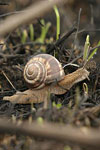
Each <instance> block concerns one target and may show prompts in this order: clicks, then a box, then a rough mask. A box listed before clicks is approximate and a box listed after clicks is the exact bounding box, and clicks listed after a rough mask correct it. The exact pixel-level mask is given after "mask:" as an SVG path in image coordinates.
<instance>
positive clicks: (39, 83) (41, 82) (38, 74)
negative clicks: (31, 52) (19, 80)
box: [24, 54, 65, 89]
mask: <svg viewBox="0 0 100 150" xmlns="http://www.w3.org/2000/svg"><path fill="white" fill-rule="evenodd" d="M64 76H65V73H64V70H63V68H62V65H61V63H60V62H59V61H58V60H57V59H56V58H55V57H53V56H52V55H49V54H39V55H36V56H34V57H32V58H31V59H30V60H29V61H28V63H27V64H26V65H25V68H24V79H25V81H26V83H27V84H28V86H29V87H31V88H35V89H41V88H42V87H44V86H45V85H49V84H51V83H54V82H55V81H57V82H58V81H60V80H62V79H63V78H64Z"/></svg>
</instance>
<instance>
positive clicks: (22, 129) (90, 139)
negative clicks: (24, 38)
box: [0, 119, 100, 148]
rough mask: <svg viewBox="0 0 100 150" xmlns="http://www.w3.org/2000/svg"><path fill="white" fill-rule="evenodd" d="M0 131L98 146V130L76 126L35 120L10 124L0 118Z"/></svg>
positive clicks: (99, 144)
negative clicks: (41, 122)
mask: <svg viewBox="0 0 100 150" xmlns="http://www.w3.org/2000/svg"><path fill="white" fill-rule="evenodd" d="M0 133H2V134H4V133H9V134H17V135H25V136H32V137H39V138H40V137H41V138H46V139H52V140H57V141H62V142H64V141H66V142H70V143H71V144H72V143H73V144H74V143H75V144H80V145H82V146H91V147H95V148H100V130H99V129H98V130H94V129H87V128H76V127H72V126H65V125H57V124H50V123H49V124H48V123H43V124H39V123H37V122H34V123H31V124H29V123H28V122H26V123H25V122H24V123H22V124H21V125H17V124H11V122H9V121H7V120H3V119H0Z"/></svg>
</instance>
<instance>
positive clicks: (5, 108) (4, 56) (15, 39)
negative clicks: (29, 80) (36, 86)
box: [0, 0, 100, 150]
mask: <svg viewBox="0 0 100 150" xmlns="http://www.w3.org/2000/svg"><path fill="white" fill-rule="evenodd" d="M80 8H82V12H81V15H80V18H81V20H80V22H79V29H78V30H79V34H77V38H76V39H75V36H76V34H75V33H73V34H71V35H70V37H68V38H67V39H65V41H64V42H62V43H61V44H60V45H59V46H55V49H53V50H51V49H50V47H51V46H52V45H54V43H55V37H56V24H55V20H56V18H55V14H54V12H52V13H51V14H49V15H48V16H46V15H45V17H44V19H45V21H46V22H48V21H49V22H51V27H50V29H49V30H48V33H47V36H46V38H45V41H44V42H43V43H40V42H37V39H38V38H39V36H40V33H41V27H42V25H41V24H40V20H39V21H37V22H36V23H35V24H34V23H33V25H34V35H35V36H34V40H33V41H31V39H30V34H29V25H24V26H21V27H19V28H18V29H16V30H15V31H13V32H12V33H10V34H9V35H6V36H5V37H4V38H1V39H0V40H1V42H0V43H3V44H1V45H0V118H8V119H11V120H12V119H13V118H14V117H15V118H16V119H17V120H22V121H26V120H27V121H28V120H29V119H30V118H32V120H33V121H34V120H38V119H39V118H42V119H43V120H44V121H47V122H56V123H58V124H65V125H68V124H72V125H75V126H77V127H78V126H83V127H84V126H85V127H93V128H99V127H100V109H99V110H98V111H96V113H94V112H91V109H92V108H94V109H95V108H96V106H99V105H100V59H99V56H100V48H99V49H98V51H97V54H95V55H94V57H93V58H92V60H91V61H92V62H94V63H95V66H92V63H90V65H89V67H88V70H89V71H90V75H89V79H90V80H89V81H88V80H87V79H86V80H85V81H82V82H80V83H78V84H76V85H74V86H73V87H72V88H71V89H70V90H69V91H68V92H67V93H66V94H64V95H60V96H58V95H51V96H50V100H51V103H50V105H49V107H48V109H46V110H44V109H41V108H42V107H43V103H40V104H33V106H34V109H32V105H31V104H26V105H25V104H12V103H10V102H9V101H3V97H4V96H8V95H9V96H10V95H13V94H14V93H15V92H16V91H25V90H26V89H28V87H27V85H26V83H25V81H24V78H23V69H24V66H25V64H26V63H27V61H28V60H29V59H30V58H31V57H32V56H33V55H36V54H39V53H49V54H51V55H55V56H56V58H57V59H58V60H59V61H60V62H61V63H62V65H63V66H64V65H65V64H67V63H69V62H71V61H73V60H75V59H76V61H75V62H74V63H75V64H78V65H80V66H81V65H82V57H80V58H78V56H79V55H82V52H83V49H84V43H85V39H86V35H87V34H89V35H90V42H91V47H95V46H97V43H98V41H99V40H100V38H99V37H100V36H99V34H100V33H99V32H100V28H99V27H100V19H99V15H98V13H99V10H100V2H99V1H98V0H95V1H84V2H82V1H80V0H77V5H76V2H73V3H72V4H71V5H70V6H69V9H68V6H64V7H62V8H59V12H60V13H61V21H62V24H61V35H60V36H62V35H63V34H64V33H66V32H69V30H70V29H71V27H69V24H71V26H74V22H75V21H76V24H77V22H78V21H79V20H78V19H77V18H78V15H79V9H80ZM89 8H91V9H89ZM92 11H93V12H92ZM3 13H4V12H3ZM73 13H74V16H73ZM1 14H2V12H1ZM66 15H67V16H66ZM66 17H68V20H67V19H66ZM52 18H54V19H55V20H53V19H52ZM91 19H93V22H92V21H91ZM75 27H77V25H75ZM90 27H91V28H90ZM24 30H25V31H27V34H28V35H27V39H26V41H25V42H24V43H22V41H21V39H22V32H23V31H24ZM83 30H84V31H83ZM81 31H82V32H81ZM73 43H74V44H73ZM73 45H74V46H73ZM73 47H74V49H73ZM76 69H77V67H75V66H68V67H65V68H64V70H65V72H66V74H67V73H70V72H73V71H75V70H76ZM8 79H9V80H10V82H9V81H8ZM84 82H85V83H86V84H87V85H88V97H87V98H86V99H85V94H84V90H83V83H84ZM11 84H12V85H13V86H12V85H11ZM77 88H79V94H80V101H79V102H78V103H77V100H76V98H75V96H76V89H77ZM59 104H61V106H60V107H59V108H58V107H57V106H58V105H59ZM87 108H88V111H85V110H86V109H87ZM90 112H91V113H90ZM17 149H18V150H22V149H23V150H51V149H52V150H76V149H77V150H83V149H84V150H85V149H86V150H87V149H89V148H88V147H87V148H86V147H85V148H84V147H81V146H80V145H75V144H73V143H70V144H69V143H67V142H57V141H53V140H47V139H41V138H30V137H26V136H23V135H22V136H16V135H8V134H3V135H1V134H0V150H17Z"/></svg>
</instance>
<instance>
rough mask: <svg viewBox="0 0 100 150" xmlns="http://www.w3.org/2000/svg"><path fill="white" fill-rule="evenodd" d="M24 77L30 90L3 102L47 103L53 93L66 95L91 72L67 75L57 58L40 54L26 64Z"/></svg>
mask: <svg viewBox="0 0 100 150" xmlns="http://www.w3.org/2000/svg"><path fill="white" fill-rule="evenodd" d="M23 76H24V80H25V82H26V83H27V85H28V87H29V89H28V90H26V91H24V92H16V93H15V94H14V95H12V96H5V97H4V98H3V100H9V101H11V102H13V103H20V104H27V103H40V102H44V103H47V100H48V98H49V95H50V94H51V93H54V94H57V95H61V94H64V93H66V92H67V91H68V90H69V89H70V88H71V87H72V86H73V85H74V84H75V83H78V82H80V81H82V80H84V79H86V78H88V76H89V72H88V71H87V70H86V69H85V68H79V69H77V70H76V71H74V72H73V73H70V74H68V75H65V72H64V69H63V67H62V65H61V63H60V62H59V61H58V60H57V59H56V58H55V57H53V56H51V55H49V54H39V55H36V56H33V57H32V58H31V59H30V60H29V61H28V62H27V63H26V65H25V68H24V72H23Z"/></svg>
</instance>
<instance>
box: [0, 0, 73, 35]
mask: <svg viewBox="0 0 100 150" xmlns="http://www.w3.org/2000/svg"><path fill="white" fill-rule="evenodd" d="M64 1H65V0H51V1H39V2H37V3H36V4H34V5H31V6H30V7H28V8H26V9H25V10H23V11H22V12H21V13H18V14H14V15H12V16H10V17H8V18H7V19H6V20H4V21H3V22H2V23H1V24H0V36H3V35H5V34H7V33H9V32H11V31H13V30H14V29H16V28H17V27H18V26H20V25H22V24H25V23H27V22H29V21H30V20H33V19H36V18H39V17H41V16H42V15H43V14H44V13H46V12H47V11H49V10H50V9H51V8H52V7H53V6H54V5H55V4H61V3H63V2H64ZM65 2H66V3H70V2H69V1H68V0H66V1H65Z"/></svg>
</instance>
